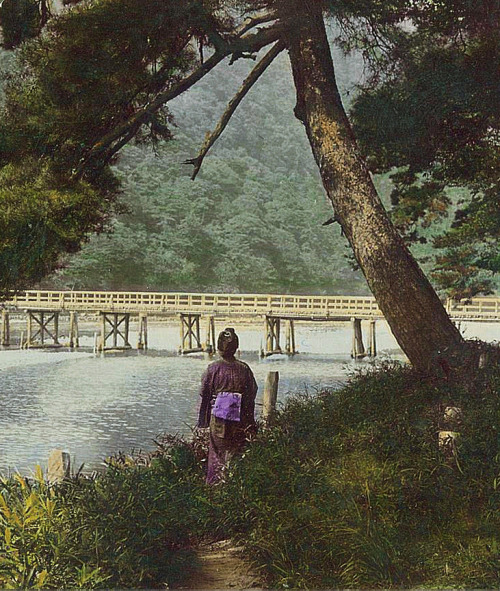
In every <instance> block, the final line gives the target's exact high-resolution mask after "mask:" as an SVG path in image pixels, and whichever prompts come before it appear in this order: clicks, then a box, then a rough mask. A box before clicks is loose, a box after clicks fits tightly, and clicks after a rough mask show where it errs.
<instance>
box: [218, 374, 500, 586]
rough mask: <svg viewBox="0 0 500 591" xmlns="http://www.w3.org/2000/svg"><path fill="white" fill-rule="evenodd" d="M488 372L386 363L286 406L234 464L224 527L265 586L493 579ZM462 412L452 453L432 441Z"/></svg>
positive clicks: (499, 548)
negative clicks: (246, 551)
mask: <svg viewBox="0 0 500 591" xmlns="http://www.w3.org/2000/svg"><path fill="white" fill-rule="evenodd" d="M499 394H500V370H499V369H498V366H496V367H493V368H490V369H489V370H484V371H480V372H477V373H476V374H475V375H472V374H471V375H470V378H469V379H467V378H466V377H465V376H464V377H463V379H462V380H459V381H451V380H442V379H439V380H438V379H427V380H425V379H421V377H420V376H418V375H417V374H416V373H415V372H414V371H412V370H411V369H409V368H403V367H390V366H386V367H384V368H382V369H379V370H378V371H377V372H375V373H373V374H371V375H367V376H362V377H359V378H357V379H355V380H353V381H352V383H351V384H350V385H348V386H347V387H346V388H344V389H343V390H341V391H340V392H323V393H321V394H320V395H318V396H315V397H301V398H297V399H295V400H293V401H292V402H290V403H289V404H288V405H287V406H286V408H285V409H284V410H283V412H282V413H281V415H280V417H279V418H278V420H277V423H276V425H275V426H274V427H273V428H272V429H271V430H270V431H268V432H266V433H262V434H261V435H260V436H259V438H258V440H257V441H255V442H254V443H253V445H252V447H251V449H249V450H248V451H247V453H246V454H245V457H244V458H243V459H242V460H241V461H240V462H238V463H236V464H234V466H233V470H232V474H231V477H230V478H229V479H228V482H227V484H226V486H225V487H224V489H221V494H222V496H223V497H224V503H225V504H226V506H230V508H228V510H227V513H226V515H227V517H226V521H225V522H224V524H223V527H225V528H230V529H231V530H232V531H233V533H234V535H239V536H240V537H241V538H242V539H243V540H245V542H246V544H247V545H248V546H249V548H250V551H251V554H252V555H253V556H256V557H257V560H258V562H259V563H260V564H262V565H264V566H265V567H266V569H267V570H268V572H269V573H270V582H271V584H272V585H273V586H278V587H302V588H332V587H342V588H346V587H350V588H362V587H383V588H388V587H401V586H403V587H404V586H408V587H412V586H417V585H422V586H427V585H428V586H448V587H450V586H465V587H487V588H491V587H498V585H499V584H500V568H499V567H500V527H499V526H500V512H499V509H500V506H499V501H500V447H499V446H500V396H499ZM448 405H454V406H459V407H460V408H461V409H462V415H463V416H462V420H461V424H460V425H459V426H458V427H457V428H458V429H459V431H460V433H461V435H460V440H459V444H458V449H457V450H456V453H446V452H445V451H443V449H440V447H439V446H438V432H439V430H441V429H447V428H448V429H449V426H447V425H446V423H445V420H444V409H445V407H446V406H448Z"/></svg>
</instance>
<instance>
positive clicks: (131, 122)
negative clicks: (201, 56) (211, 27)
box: [72, 24, 282, 179]
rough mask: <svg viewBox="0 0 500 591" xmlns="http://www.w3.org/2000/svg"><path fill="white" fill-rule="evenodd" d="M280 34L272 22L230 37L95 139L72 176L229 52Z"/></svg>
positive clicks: (114, 148) (106, 156)
mask: <svg viewBox="0 0 500 591" xmlns="http://www.w3.org/2000/svg"><path fill="white" fill-rule="evenodd" d="M281 33H282V28H281V27H280V26H279V25H276V24H275V25H273V26H271V27H267V28H265V29H260V30H258V31H257V32H256V33H252V34H245V35H243V36H241V37H237V38H236V39H232V40H231V41H230V42H228V44H227V45H226V46H225V48H224V50H220V51H216V52H215V53H214V54H213V55H212V56H210V58H209V59H208V60H206V61H205V62H204V63H203V64H201V65H200V66H199V67H198V68H196V70H194V71H193V72H191V74H189V75H188V76H186V77H185V78H183V79H182V80H180V81H179V82H177V83H176V84H174V85H173V86H172V87H171V88H168V89H166V90H163V91H161V92H159V93H157V94H156V96H155V97H153V98H152V99H151V100H150V101H149V102H148V103H147V104H146V105H144V106H143V107H142V108H141V109H139V110H138V111H136V113H134V114H133V115H132V116H131V117H130V118H129V119H127V121H124V122H123V123H121V124H120V125H118V126H117V127H115V128H114V129H113V130H112V131H111V132H109V133H108V134H107V135H105V136H104V137H102V138H101V139H100V140H99V141H98V142H96V143H95V144H94V145H93V146H92V148H91V149H90V150H89V152H88V154H87V155H86V156H85V157H84V158H83V159H82V160H81V161H80V163H79V164H78V166H77V168H76V169H75V170H74V172H73V175H72V178H73V179H79V178H81V177H82V176H83V174H84V173H85V171H86V169H87V168H89V167H90V166H91V165H92V163H93V162H94V163H105V164H106V163H108V162H109V161H110V160H111V158H112V157H113V156H114V155H115V154H116V153H117V152H118V150H120V149H121V148H122V147H123V146H124V145H125V144H124V142H123V138H128V140H127V141H130V139H131V138H132V137H133V136H134V135H135V133H136V132H137V130H138V129H139V128H140V126H141V125H142V124H144V123H146V122H147V121H148V119H149V117H150V115H151V114H152V113H155V112H156V111H157V110H158V109H160V108H161V107H162V106H163V105H165V104H166V103H167V102H169V101H171V100H172V99H174V98H176V97H178V96H179V95H181V94H182V93H183V92H185V91H186V90H189V89H190V88H191V87H192V86H194V85H195V84H196V83H197V82H199V81H200V80H201V79H202V78H203V77H204V76H206V75H207V74H208V73H209V72H210V71H211V70H213V69H214V68H215V67H216V66H217V65H218V64H219V63H220V62H222V61H223V60H224V59H225V58H226V57H227V56H228V55H231V54H232V53H238V52H257V51H259V50H260V49H262V48H263V47H265V46H266V45H269V44H270V43H273V42H274V41H277V40H278V39H279V38H280V36H281ZM125 143H126V142H125Z"/></svg>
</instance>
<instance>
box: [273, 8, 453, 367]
mask: <svg viewBox="0 0 500 591" xmlns="http://www.w3.org/2000/svg"><path fill="white" fill-rule="evenodd" d="M320 5H321V2H319V1H318V0H311V1H309V2H307V1H304V0H291V1H290V2H287V10H288V14H287V15H283V20H285V19H286V18H291V19H293V26H290V27H289V33H288V35H289V38H288V44H289V53H290V60H291V64H292V70H293V76H294V81H295V87H296V91H297V106H296V115H297V117H298V118H299V119H300V120H301V121H302V122H303V123H304V125H305V127H306V131H307V135H308V137H309V142H310V144H311V147H312V151H313V154H314V157H315V159H316V162H317V164H318V166H319V169H320V173H321V178H322V179H323V184H324V187H325V189H326V192H327V194H328V197H329V198H330V200H331V202H332V205H333V207H334V210H335V214H336V216H337V218H338V220H339V222H340V223H341V225H342V227H343V229H344V232H345V234H346V236H347V239H348V240H349V242H350V244H351V247H352V249H353V251H354V255H355V257H356V260H357V261H358V263H359V266H360V267H361V269H362V271H363V273H364V275H365V277H366V280H367V282H368V285H369V287H370V289H371V291H372V293H373V295H374V296H375V298H376V300H377V302H378V304H379V307H380V309H381V310H382V312H383V314H384V316H385V318H386V320H387V322H388V323H389V325H390V327H391V330H392V332H393V334H394V336H395V337H396V339H397V341H398V343H399V345H400V346H401V348H402V349H403V351H404V352H405V353H406V355H407V356H408V358H409V359H410V361H411V363H412V364H413V365H414V366H415V367H417V368H419V369H424V370H428V369H431V368H432V366H433V365H434V364H435V363H436V361H438V360H439V358H446V357H448V354H449V353H451V352H452V350H454V349H455V348H456V347H457V346H458V345H459V344H460V343H461V342H462V337H461V335H460V333H459V331H458V330H457V328H456V327H455V326H454V324H453V323H452V322H451V320H450V319H449V317H448V315H447V313H446V311H445V309H444V307H443V305H442V303H441V301H440V299H439V298H438V296H437V294H436V293H435V291H434V289H433V288H432V286H431V285H430V283H429V281H428V280H427V278H426V277H425V275H424V274H423V272H422V270H421V269H420V267H419V266H418V265H417V263H416V261H415V260H414V258H413V257H412V255H411V253H410V252H409V250H408V248H407V247H406V245H405V244H404V242H403V240H402V239H401V237H400V236H399V234H398V233H397V231H396V230H395V228H394V226H393V225H392V223H391V221H390V219H389V217H388V215H387V212H386V211H385V209H384V207H383V205H382V203H381V201H380V198H379V197H378V195H377V192H376V190H375V187H374V185H373V182H372V179H371V177H370V174H369V172H368V170H367V168H366V166H365V164H364V162H363V160H362V159H361V157H360V155H359V151H358V148H357V146H356V141H355V139H354V136H353V133H352V130H351V127H350V124H349V121H348V119H347V116H346V113H345V110H344V108H343V105H342V102H341V99H340V95H339V92H338V89H337V85H336V81H335V72H334V67H333V61H332V57H331V52H330V47H329V44H328V40H327V36H326V31H325V26H324V21H323V15H322V12H321V7H320ZM293 7H294V8H295V10H293ZM291 8H292V10H290V9H291Z"/></svg>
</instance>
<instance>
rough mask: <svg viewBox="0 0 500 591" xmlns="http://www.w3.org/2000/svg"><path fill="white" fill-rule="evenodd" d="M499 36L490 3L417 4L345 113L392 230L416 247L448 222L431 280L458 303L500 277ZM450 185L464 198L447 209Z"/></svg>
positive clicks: (495, 7) (499, 9) (497, 11)
mask: <svg viewBox="0 0 500 591" xmlns="http://www.w3.org/2000/svg"><path fill="white" fill-rule="evenodd" d="M499 29H500V3H499V2H497V1H490V0H486V1H481V2H474V3H470V2H464V1H462V0H460V1H453V2H451V1H449V2H431V3H424V5H423V6H422V8H421V10H419V11H417V10H414V11H413V12H412V14H411V24H410V25H408V26H407V27H401V26H398V27H392V29H391V30H389V32H388V35H387V36H386V38H387V39H388V43H387V44H386V45H385V46H384V48H383V49H384V51H385V54H383V53H382V51H380V54H379V55H378V56H377V57H378V61H377V60H376V64H375V69H374V75H373V76H372V77H371V79H370V80H369V81H368V83H367V84H366V85H365V87H364V89H363V92H361V93H360V94H359V95H358V97H357V100H356V102H355V105H354V108H353V111H352V114H353V121H354V127H355V130H356V134H357V137H358V139H359V141H360V143H361V145H362V148H363V151H364V153H365V155H366V156H367V157H368V161H369V163H370V167H371V169H372V171H373V172H384V171H390V172H391V173H392V179H393V181H394V183H395V188H394V191H393V193H392V203H393V205H394V214H393V215H394V220H395V222H396V224H397V226H398V228H399V229H400V230H401V231H402V232H404V233H405V234H406V235H407V237H408V238H409V239H410V240H413V241H414V240H418V239H422V230H425V228H426V227H428V226H429V225H430V224H432V222H434V221H435V220H439V219H440V218H443V216H446V215H448V213H449V212H451V214H452V215H453V218H454V220H453V222H452V224H451V227H449V228H448V230H447V231H446V232H444V233H442V234H441V235H440V236H438V237H437V238H435V239H434V246H435V247H436V248H437V249H438V251H437V252H438V256H437V261H436V263H437V264H436V267H435V274H434V276H435V278H436V279H437V281H438V283H439V284H440V285H441V286H443V287H444V288H446V289H447V290H448V292H449V293H451V295H453V296H455V297H457V298H462V297H470V296H472V295H474V294H476V293H478V292H483V293H484V292H486V293H488V292H489V291H491V289H492V287H493V283H492V274H493V273H496V272H498V271H499V270H500V250H499V247H498V238H499V236H500V208H499V190H500V184H499V183H500V176H499V171H500V144H499V134H500V86H499V84H498V79H499V75H500V36H499ZM351 41H352V38H351ZM453 186H455V187H466V188H467V189H468V190H469V194H468V195H467V196H466V197H465V198H464V197H462V199H461V200H459V201H456V200H455V201H454V200H452V199H450V196H449V192H448V191H447V190H446V189H447V188H449V187H453ZM424 233H425V232H424Z"/></svg>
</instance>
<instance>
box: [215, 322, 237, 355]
mask: <svg viewBox="0 0 500 591" xmlns="http://www.w3.org/2000/svg"><path fill="white" fill-rule="evenodd" d="M239 344H240V340H239V339H238V335H237V334H236V333H235V332H234V328H226V329H224V330H223V331H222V332H221V333H220V334H219V338H218V339H217V349H218V351H219V352H220V354H221V355H222V356H223V357H231V356H233V355H234V354H235V353H236V351H237V349H238V347H239Z"/></svg>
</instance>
